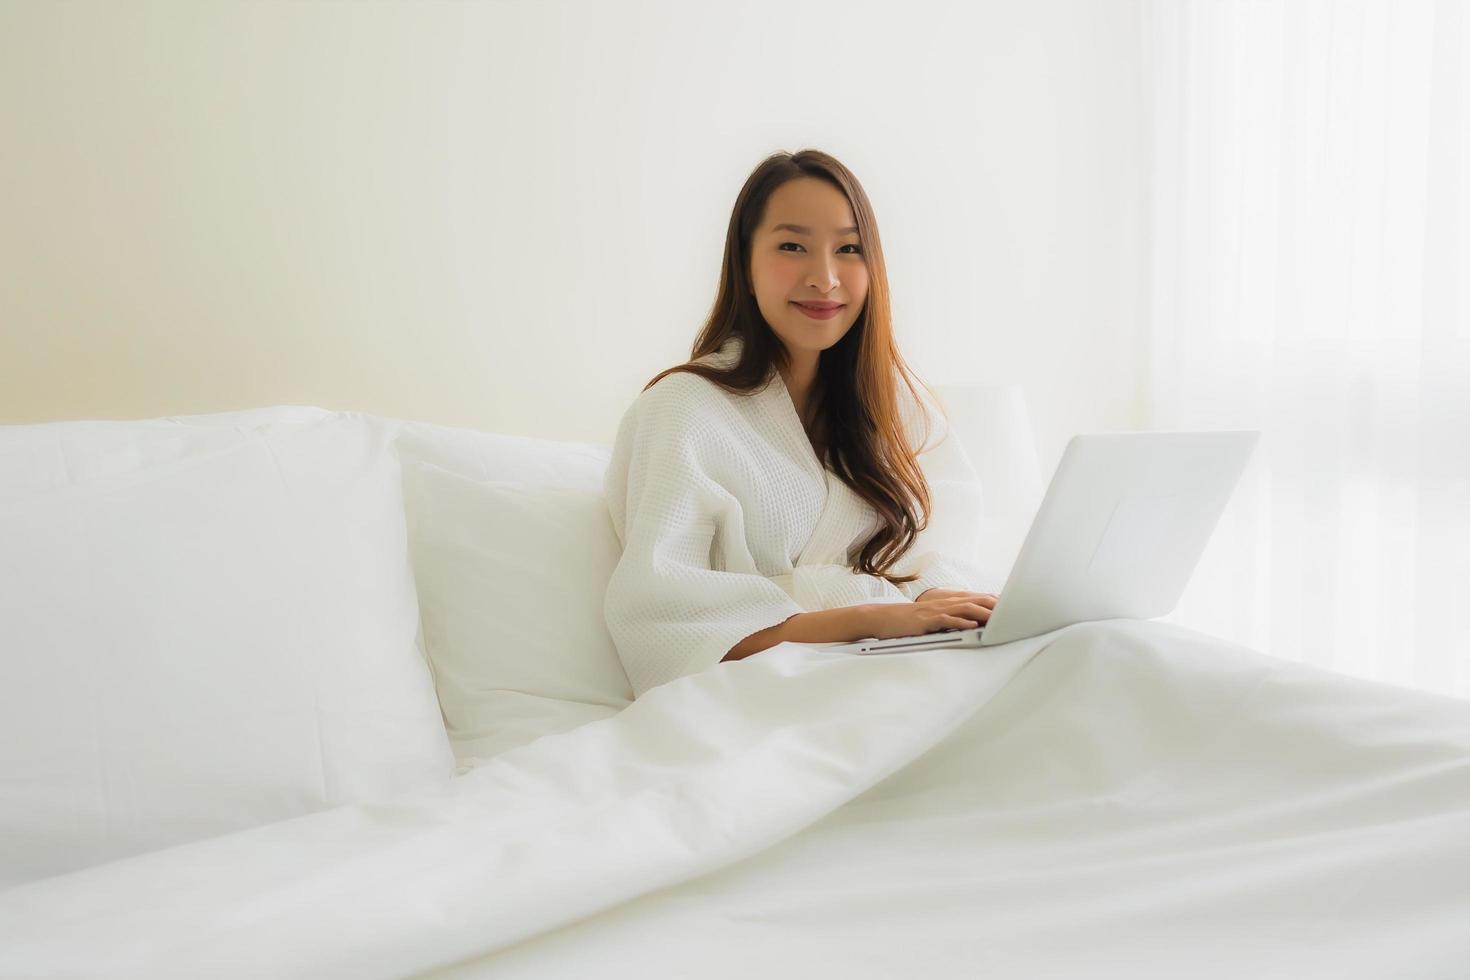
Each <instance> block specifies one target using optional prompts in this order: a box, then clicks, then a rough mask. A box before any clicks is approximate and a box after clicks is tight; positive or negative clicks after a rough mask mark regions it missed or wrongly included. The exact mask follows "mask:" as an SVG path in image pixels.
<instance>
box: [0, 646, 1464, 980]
mask: <svg viewBox="0 0 1470 980" xmlns="http://www.w3.org/2000/svg"><path fill="white" fill-rule="evenodd" d="M681 883H687V884H681ZM669 886H679V887H672V888H671V887H669ZM594 913H601V914H597V915H594ZM588 916H591V918H586V917H588ZM578 920H584V921H578ZM560 927H567V928H560ZM552 930H559V931H556V932H553V931H552ZM487 954H488V955H487ZM593 956H595V957H597V961H596V962H597V963H598V966H597V968H596V970H595V971H594V972H596V973H597V974H598V975H609V974H612V975H629V976H632V975H640V976H660V977H662V976H681V975H689V976H701V977H719V976H729V977H735V976H741V977H747V976H749V975H751V973H752V972H753V971H756V970H763V971H770V972H773V974H774V975H778V976H782V975H784V976H829V975H830V976H841V977H844V978H851V977H854V976H871V977H882V976H894V975H914V976H926V977H936V976H978V975H990V976H1022V975H1024V976H1028V977H1036V976H1089V977H1096V976H1119V977H1122V976H1129V977H1142V976H1160V977H1162V976H1171V977H1175V976H1191V977H1201V976H1207V977H1216V976H1219V977H1227V976H1229V977H1242V976H1251V977H1262V976H1270V977H1283V978H1284V977H1293V978H1297V977H1314V976H1332V977H1334V978H1340V977H1363V978H1368V977H1373V978H1382V977H1395V978H1440V977H1445V978H1448V977H1461V976H1464V975H1465V968H1464V963H1466V962H1470V703H1467V702H1462V701H1458V700H1453V699H1448V698H1436V697H1432V696H1428V695H1423V694H1418V693H1415V692H1411V691H1407V690H1400V689H1397V688H1391V687H1386V686H1383V685H1378V684H1372V683H1368V682H1362V681H1355V680H1351V679H1348V678H1345V677H1341V676H1339V675H1335V674H1330V673H1327V672H1324V671H1320V670H1316V669H1313V668H1308V667H1302V666H1297V665H1294V664H1290V663H1288V662H1286V661H1281V660H1276V659H1273V658H1269V657H1264V656H1261V655H1259V654H1255V653H1252V652H1251V651H1248V650H1245V649H1243V648H1241V647H1239V646H1236V645H1234V644H1230V643H1226V642H1223V641H1220V640H1217V639H1214V638H1211V637H1208V636H1205V635H1203V634H1200V633H1196V632H1194V631H1191V630H1187V629H1183V628H1180V627H1177V626H1172V625H1167V624H1161V623H1149V622H1136V621H1127V620H1112V621H1106V622H1100V623H1086V624H1079V625H1077V626H1072V627H1068V628H1066V629H1062V630H1057V631H1055V632H1052V633H1048V634H1045V635H1043V636H1040V637H1034V638H1031V639H1028V640H1020V641H1016V642H1015V643H1010V644H1005V645H1003V646H998V647H995V648H993V649H988V650H980V651H974V650H971V651H963V650H950V651H931V652H927V653H922V654H899V655H888V656H881V657H855V656H851V655H847V654H839V653H833V652H831V651H824V650H822V649H820V648H815V647H809V646H804V645H798V644H783V645H781V646H779V647H776V648H773V649H771V650H768V651H766V652H764V653H762V654H760V655H758V656H755V657H751V658H748V659H746V660H743V661H738V662H731V663H725V664H719V665H717V666H716V667H714V668H712V669H710V670H707V671H704V672H702V673H699V674H695V675H691V676H688V677H683V678H680V679H679V680H677V681H674V682H671V683H669V684H666V685H663V686H661V687H659V688H656V689H654V690H652V691H650V692H649V693H648V694H647V695H645V696H644V697H643V698H640V699H639V700H638V701H636V702H634V704H632V705H631V706H630V707H629V708H627V709H625V710H624V711H623V712H622V713H620V714H619V715H617V716H615V717H613V718H609V719H607V720H605V721H598V722H593V723H591V724H588V725H585V726H583V727H581V728H579V729H576V730H574V731H571V732H568V733H566V734H562V735H556V736H550V737H547V738H543V739H541V740H539V741H537V742H535V743H532V744H530V745H527V746H524V747H521V748H518V749H515V750H512V751H510V752H508V753H506V754H505V755H502V756H500V757H498V758H496V759H494V760H492V761H490V762H488V763H486V764H485V765H483V766H482V767H480V768H478V769H475V770H472V771H471V772H469V773H466V774H465V775H463V776H461V777H459V778H457V779H456V780H454V781H453V782H452V783H450V784H449V785H447V786H445V787H443V788H442V789H441V790H439V791H434V792H426V793H418V794H414V795H412V796H405V797H401V798H398V799H395V800H393V801H390V802H385V803H382V804H378V805H359V806H350V807H344V808H341V809H337V810H332V811H327V812H323V813H318V814H314V815H312V816H309V817H305V818H299V819H295V820H290V821H285V822H282V823H278V824H273V825H270V826H266V827H260V828H256V829H254V830H250V831H245V832H241V833H237V834H232V835H229V836H227V837H221V838H215V839H213V840H208V841H201V842H198V843H195V844H190V845H186V846H183V847H177V848H172V849H170V850H167V851H160V852H156V853H153V854H148V855H142V856H139V857H136V858H131V859H128V860H124V861H119V862H115V863H113V864H109V865H103V866H99V867H95V868H91V869H87V870H85V871H81V872H77V873H74V874H70V875H65V876H61V877H57V878H52V879H48V880H44V881H39V882H34V883H31V884H28V885H25V886H22V887H19V888H16V889H12V890H10V891H8V892H4V893H0V976H4V977H42V976H45V977H58V976H88V977H94V976H95V977H103V976H106V977H112V976H128V977H170V976H178V977H200V976H210V977H262V976H270V977H311V978H330V977H344V978H347V977H351V978H371V977H404V976H411V975H415V974H420V973H424V972H426V971H427V972H429V974H430V975H438V976H443V977H448V976H461V977H468V976H492V975H493V976H497V977H500V976H527V977H530V976H536V977H552V976H567V977H572V976H587V975H589V970H590V966H589V964H591V963H593V962H594V961H593V960H592V959H589V957H593ZM461 961H464V962H463V963H462V965H461V966H459V967H457V968H455V969H454V970H441V969H440V968H444V967H448V966H449V965H451V964H454V963H457V962H461Z"/></svg>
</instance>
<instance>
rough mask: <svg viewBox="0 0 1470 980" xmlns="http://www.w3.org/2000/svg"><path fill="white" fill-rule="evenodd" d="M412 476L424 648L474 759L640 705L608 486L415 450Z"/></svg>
mask: <svg viewBox="0 0 1470 980" xmlns="http://www.w3.org/2000/svg"><path fill="white" fill-rule="evenodd" d="M403 479H404V493H405V506H406V509H407V512H408V515H409V541H410V548H411V554H412V557H413V564H414V575H415V579H416V582H417V586H418V592H419V607H420V611H421V614H422V616H423V626H424V639H425V645H426V648H427V651H428V656H429V661H430V663H431V665H432V668H433V671H434V679H435V684H436V686H437V688H438V691H439V703H440V705H441V706H442V708H443V711H444V719H445V725H446V727H447V729H448V731H449V736H450V740H451V742H452V743H453V745H454V749H455V754H456V756H457V757H458V758H459V759H460V761H461V762H462V763H464V764H470V763H471V762H473V761H474V760H475V759H485V758H490V757H492V756H494V755H496V754H498V753H500V752H503V751H505V750H506V749H509V748H512V747H514V746H517V745H521V744H525V743H527V742H530V741H533V740H534V739H536V738H538V737H540V736H542V735H546V734H551V733H554V732H562V731H568V730H570V729H572V728H575V727H577V726H579V725H582V724H585V723H587V722H589V721H594V720H597V719H600V718H606V717H609V716H611V715H613V714H616V713H617V712H618V711H620V710H621V709H622V708H624V707H626V706H627V705H628V704H629V703H631V702H632V700H633V690H632V687H631V686H630V685H629V683H628V677H627V674H626V673H624V671H623V666H622V661H620V660H619V659H618V654H617V649H616V647H615V646H614V645H613V642H612V637H611V636H610V635H609V634H608V631H607V625H606V623H605V622H604V620H603V612H602V600H603V594H604V593H605V592H606V590H607V582H608V579H609V578H610V577H611V576H612V571H613V567H614V566H615V565H616V564H617V561H618V556H619V554H620V553H621V545H620V543H619V542H618V539H617V535H616V533H615V532H614V531H613V528H612V522H611V520H610V518H609V516H608V511H607V501H606V499H605V498H604V497H603V496H602V494H601V493H593V492H590V491H588V490H582V489H575V488H570V487H545V486H535V485H531V484H516V483H503V482H497V481H477V480H472V479H469V478H468V477H465V476H461V475H459V474H456V473H452V472H450V471H449V470H446V469H444V468H443V467H440V466H436V465H434V464H432V463H426V462H422V461H419V460H414V459H406V460H404V462H403Z"/></svg>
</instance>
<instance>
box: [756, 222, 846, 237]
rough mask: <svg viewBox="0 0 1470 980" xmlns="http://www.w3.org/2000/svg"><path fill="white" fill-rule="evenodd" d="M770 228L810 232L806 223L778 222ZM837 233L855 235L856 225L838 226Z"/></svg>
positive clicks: (773, 229) (803, 232)
mask: <svg viewBox="0 0 1470 980" xmlns="http://www.w3.org/2000/svg"><path fill="white" fill-rule="evenodd" d="M771 230H772V231H782V230H785V231H794V232H796V233H797V234H798V235H810V234H811V233H812V230H811V229H810V228H808V227H807V226H806V225H788V224H779V225H776V226H775V227H773V228H772V229H771ZM837 234H839V235H855V234H857V225H853V226H852V227H850V228H838V229H837Z"/></svg>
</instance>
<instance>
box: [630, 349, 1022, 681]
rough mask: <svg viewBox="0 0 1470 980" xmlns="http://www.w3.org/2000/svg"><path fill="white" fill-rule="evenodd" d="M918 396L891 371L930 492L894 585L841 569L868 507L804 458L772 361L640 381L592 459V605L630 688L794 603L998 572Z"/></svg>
mask: <svg viewBox="0 0 1470 980" xmlns="http://www.w3.org/2000/svg"><path fill="white" fill-rule="evenodd" d="M739 349H740V340H739V339H738V338H735V339H732V340H730V341H729V342H727V343H726V344H725V346H724V347H722V348H721V349H720V350H719V351H717V352H715V353H713V354H710V355H707V357H705V358H703V359H702V360H704V361H708V362H710V363H733V360H734V359H736V358H738V356H739ZM929 397H930V396H929V395H928V393H927V392H925V393H924V395H923V398H924V401H923V402H921V403H916V402H915V401H914V399H913V396H912V394H911V393H910V392H909V390H908V387H907V386H906V385H903V384H901V383H900V385H899V398H900V407H901V411H902V413H903V420H904V426H905V429H906V431H907V433H908V437H909V440H910V445H912V446H915V447H916V448H919V447H922V449H921V451H920V453H919V457H918V458H919V463H920V466H921V467H922V468H923V470H924V473H925V476H926V478H927V479H928V481H929V485H930V491H931V497H932V498H933V499H932V501H931V507H932V513H931V515H930V526H929V528H928V529H927V530H926V531H924V532H921V533H920V535H919V537H918V539H917V540H916V541H915V544H914V547H913V548H911V549H910V551H909V552H908V553H907V554H906V555H904V557H903V558H902V559H900V560H899V562H897V563H896V564H895V565H894V567H893V569H891V571H895V572H898V573H901V574H908V573H911V572H915V571H917V572H919V573H920V578H919V579H918V580H916V581H914V582H911V583H905V584H904V585H902V586H894V585H893V584H892V583H891V582H888V581H887V580H886V579H882V578H879V577H877V576H873V575H866V574H862V573H859V572H857V571H855V570H854V569H853V568H852V563H853V562H854V561H855V560H856V557H857V554H858V552H859V551H860V550H861V548H862V545H863V544H864V543H865V542H866V541H867V540H868V538H869V537H871V536H872V534H873V533H874V532H875V531H877V529H878V527H879V519H878V516H877V513H876V512H875V511H874V509H873V507H872V505H870V504H868V503H867V502H866V501H865V500H863V499H862V498H861V497H859V496H858V495H857V494H856V493H855V492H853V491H852V489H851V488H849V487H848V486H847V485H846V484H845V483H843V482H842V480H841V479H840V478H838V477H837V476H836V475H835V474H834V473H832V472H831V471H830V470H829V469H827V468H825V467H824V466H823V465H822V463H821V462H820V461H819V460H818V458H817V455H816V452H815V450H814V449H813V447H812V444H811V441H810V440H809V439H808V438H807V434H806V430H805V429H804V428H803V427H802V424H801V419H800V418H799V417H798V415H797V412H796V406H795V404H794V403H793V401H792V399H791V395H790V393H789V392H788V390H787V388H786V385H785V383H784V381H783V379H782V378H781V374H780V372H779V371H775V370H773V371H772V372H771V376H770V380H769V383H768V384H767V385H766V387H765V388H763V389H761V390H759V391H757V392H754V393H752V394H748V395H739V394H732V393H730V392H726V391H724V390H723V389H721V388H720V387H719V386H717V385H715V384H713V383H711V382H709V381H706V380H705V379H703V378H701V377H698V376H696V375H692V374H687V373H683V372H679V373H675V374H671V375H669V376H667V377H665V378H663V379H662V380H660V381H659V383H658V384H656V385H654V386H653V387H652V388H649V389H647V390H646V391H643V392H641V393H640V394H639V396H638V397H637V399H635V401H634V402H633V404H632V405H631V406H630V407H629V408H628V410H627V412H626V413H625V414H624V416H623V418H622V421H621V422H620V424H619V426H618V432H617V437H616V439H615V441H614V444H613V452H612V456H611V459H610V460H609V465H608V470H607V477H606V484H605V492H606V496H607V502H608V507H609V512H610V514H611V517H612V524H613V528H614V530H615V531H616V532H617V535H618V538H619V540H620V541H621V542H622V545H623V552H622V556H621V557H620V559H619V560H618V564H617V566H616V568H615V569H614V571H613V574H612V578H611V579H610V581H609V583H608V587H607V592H606V595H605V598H604V605H603V611H604V616H605V619H606V622H607V627H608V630H609V632H610V633H611V635H612V639H613V642H614V645H615V646H616V648H617V651H618V655H619V657H620V658H621V659H622V662H623V666H624V668H625V670H626V671H627V674H628V680H629V682H630V683H631V685H632V687H633V691H634V694H635V696H641V695H642V694H643V693H644V692H646V691H648V690H650V689H651V688H654V687H657V686H659V685H660V684H665V683H667V682H669V681H672V680H675V679H677V678H679V677H683V676H685V675H687V674H692V673H696V672H698V671H702V670H705V669H707V668H709V667H712V666H714V665H715V664H717V663H719V662H720V661H721V660H722V659H723V658H724V656H725V654H727V653H728V652H729V651H730V648H731V647H733V646H735V644H737V643H738V642H740V641H741V640H742V639H744V638H745V637H747V636H749V635H750V634H752V633H755V632H757V631H759V630H762V629H765V628H766V627H768V626H774V625H776V624H777V623H781V622H783V621H785V620H787V619H789V618H790V617H791V616H793V615H795V614H797V613H802V612H815V611H818V610H822V609H833V608H837V607H840V606H849V605H855V604H859V603H870V602H909V601H912V600H913V599H915V598H917V597H918V596H919V595H920V594H922V593H923V592H924V590H926V589H931V588H949V589H965V590H969V591H975V592H994V593H999V592H1000V590H1001V587H1002V585H1003V582H1004V576H1003V575H1000V576H998V575H997V574H996V573H995V571H994V570H993V569H989V568H987V567H985V566H983V565H981V564H980V563H979V562H978V560H977V559H978V555H977V554H976V553H975V548H976V547H977V536H978V528H979V517H980V507H981V505H982V493H981V487H980V484H979V480H978V478H977V477H976V475H975V469H974V465H973V464H972V463H971V462H970V460H969V458H968V457H967V456H966V455H965V453H964V450H963V449H962V448H961V447H960V445H959V443H958V441H957V440H955V439H948V438H945V436H946V434H947V424H946V422H945V420H944V418H943V416H942V415H940V414H939V412H938V410H937V408H936V407H935V406H934V405H933V404H932V402H930V401H929ZM925 418H927V419H928V420H929V432H928V438H927V440H926V439H925V428H924V426H925Z"/></svg>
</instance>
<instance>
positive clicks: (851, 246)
mask: <svg viewBox="0 0 1470 980" xmlns="http://www.w3.org/2000/svg"><path fill="white" fill-rule="evenodd" d="M787 245H795V246H796V247H797V248H801V244H800V243H799V242H782V243H781V244H780V245H777V246H776V247H777V248H785V247H786V246H787ZM842 247H843V248H851V249H856V251H853V252H849V253H848V254H849V255H862V254H863V248H862V246H861V245H851V244H849V245H844V246H842Z"/></svg>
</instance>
